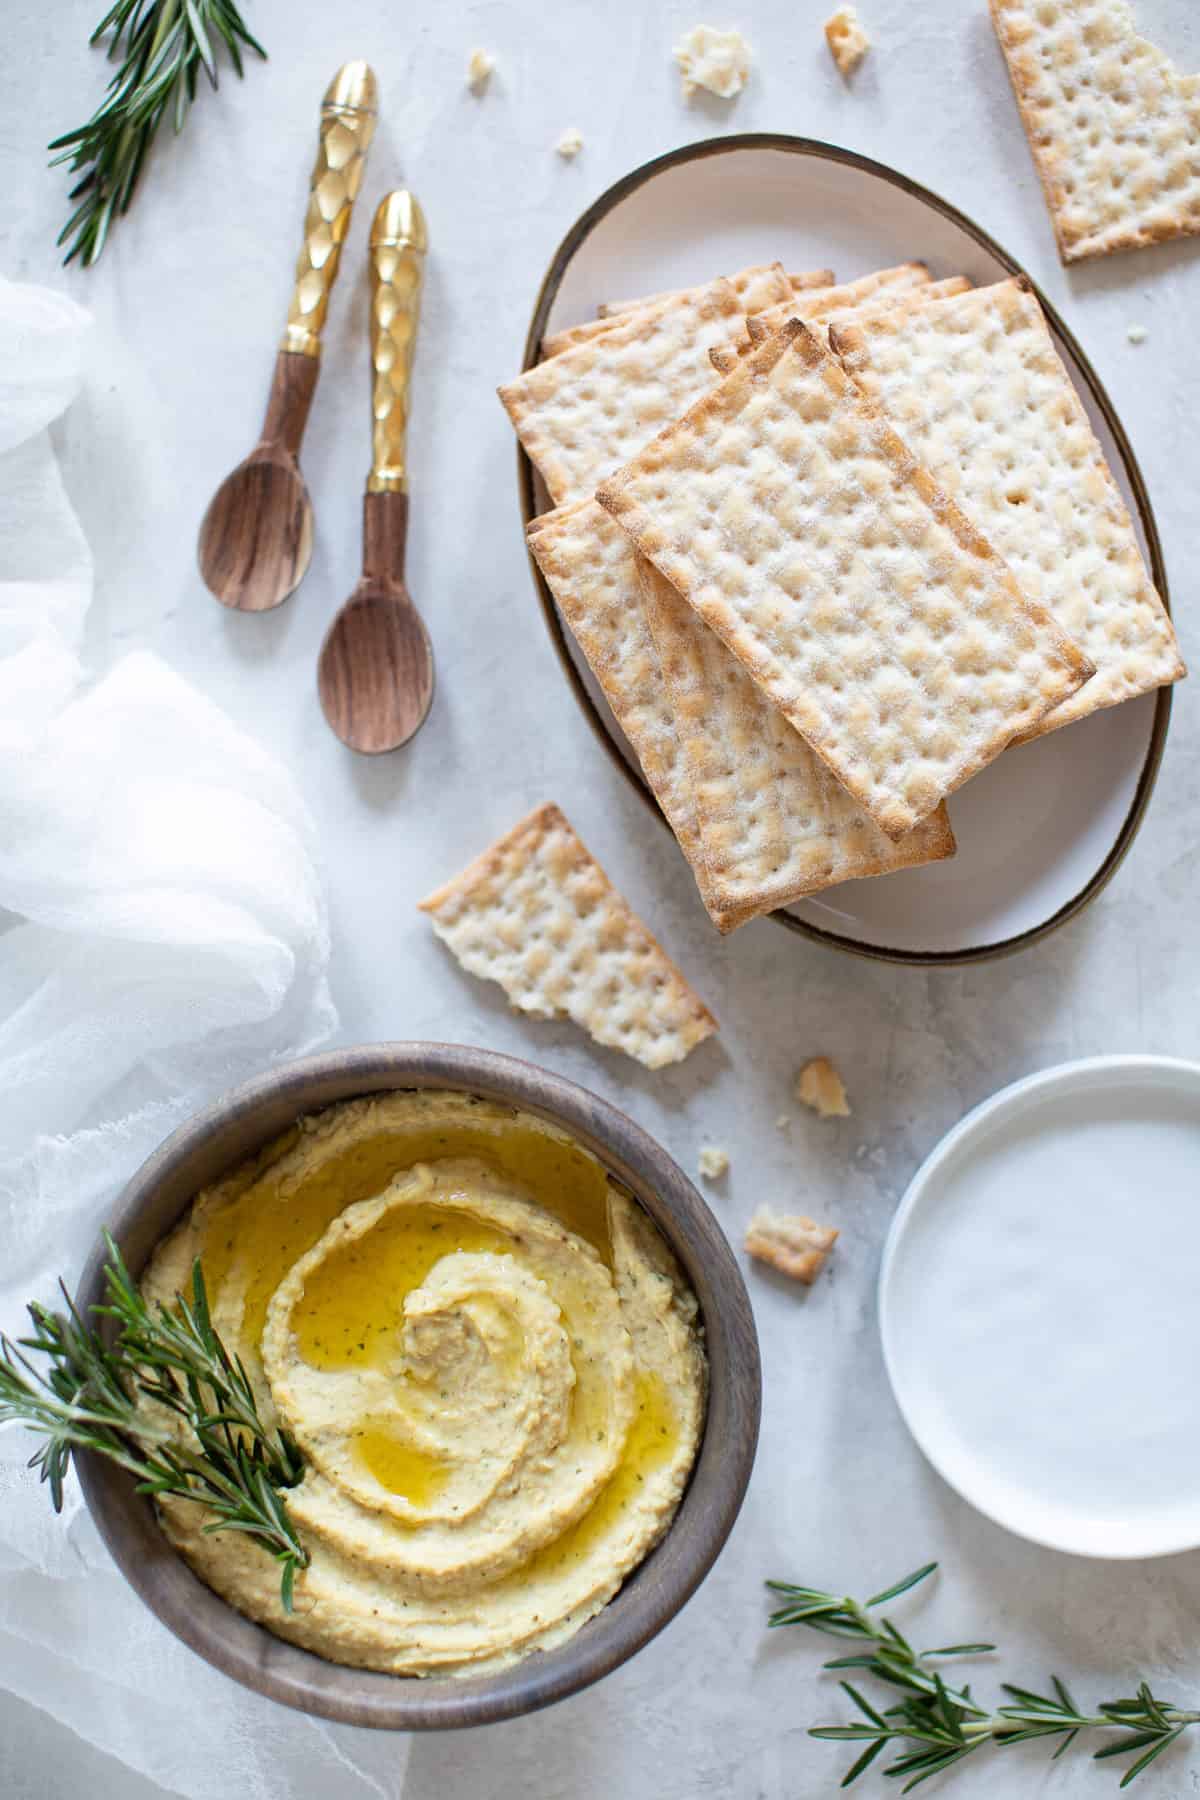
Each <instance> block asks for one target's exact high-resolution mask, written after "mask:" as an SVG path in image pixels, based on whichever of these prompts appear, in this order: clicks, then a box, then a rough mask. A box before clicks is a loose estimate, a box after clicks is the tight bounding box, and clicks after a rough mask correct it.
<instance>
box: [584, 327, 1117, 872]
mask: <svg viewBox="0 0 1200 1800" xmlns="http://www.w3.org/2000/svg"><path fill="white" fill-rule="evenodd" d="M597 498H598V499H599V500H600V501H601V502H602V504H604V505H605V506H606V507H607V508H608V509H609V510H610V511H611V512H612V513H613V514H614V515H615V516H616V517H617V518H619V519H620V521H621V523H622V524H623V525H624V527H625V529H626V530H627V531H628V532H629V533H630V535H631V536H632V537H633V538H634V540H635V542H636V543H637V545H638V547H639V549H641V550H642V552H643V553H644V554H645V555H646V556H648V557H649V558H650V560H651V561H652V562H654V563H655V564H656V565H657V567H658V568H659V569H660V570H661V571H662V573H663V574H664V575H666V577H667V579H668V580H669V581H671V582H672V583H673V584H674V585H675V587H676V588H678V589H679V591H680V592H681V593H682V594H683V595H684V597H685V598H686V599H687V600H688V601H689V602H690V604H691V605H692V606H693V607H695V609H696V610H697V612H698V613H699V614H700V615H701V617H702V618H703V619H704V620H705V621H706V622H707V623H708V624H709V625H711V626H712V628H713V629H714V630H715V631H716V632H717V633H718V635H719V636H720V637H721V638H723V640H724V641H725V643H726V644H728V646H729V648H730V649H731V650H732V651H733V652H734V654H735V655H736V656H738V657H739V658H740V659H741V661H742V663H743V664H744V665H745V667H746V668H747V670H748V671H749V673H750V675H751V677H752V678H753V679H754V680H755V681H756V682H757V683H758V685H759V686H760V688H762V690H763V692H764V693H765V694H766V696H767V698H768V699H769V700H770V701H771V702H772V703H773V704H774V705H776V706H777V707H779V708H780V710H781V711H782V712H783V713H784V714H785V716H786V717H787V718H788V719H789V720H790V721H791V723H792V724H793V725H794V726H795V727H796V729H797V730H798V731H799V732H801V733H802V735H803V736H804V737H806V738H807V739H808V742H809V743H810V744H811V745H812V747H813V749H814V750H815V751H816V752H817V754H818V755H819V756H820V757H821V758H822V759H823V760H824V761H825V762H826V763H827V764H828V766H829V767H830V768H831V769H832V771H833V773H834V774H835V776H836V777H837V779H838V780H839V781H840V782H841V783H842V785H843V786H844V787H846V788H847V789H849V791H850V792H851V793H852V794H853V795H854V796H855V797H856V798H857V800H858V801H859V803H860V804H861V805H862V806H863V807H864V808H865V809H866V810H867V812H868V813H869V814H870V815H871V817H872V818H873V819H874V820H875V821H876V822H877V823H878V824H879V825H881V826H882V828H883V829H884V830H885V831H886V832H888V833H889V835H891V836H893V837H899V836H901V835H902V834H903V833H904V832H906V831H911V830H912V828H913V827H914V826H915V825H917V824H919V823H920V821H921V820H922V819H923V818H926V817H927V816H928V815H929V814H930V813H931V812H932V811H933V810H934V808H935V807H936V806H937V805H938V803H939V802H940V801H941V800H942V799H944V798H945V796H946V795H947V794H949V793H951V792H952V791H953V790H954V789H955V788H956V787H958V786H960V785H961V783H962V782H964V781H966V780H967V779H968V778H969V777H970V776H971V775H973V774H975V773H976V772H977V771H978V770H979V769H981V768H983V767H984V766H985V764H987V763H988V762H990V761H991V760H992V758H993V757H995V756H997V755H998V754H999V752H1000V751H1001V750H1002V749H1003V748H1004V746H1005V744H1007V743H1008V742H1009V741H1010V740H1011V739H1012V738H1013V737H1015V736H1016V735H1018V734H1019V733H1021V732H1024V731H1027V730H1028V729H1030V727H1031V726H1033V725H1036V724H1037V723H1038V721H1039V720H1040V719H1041V718H1042V717H1043V715H1044V714H1045V713H1046V712H1048V711H1049V709H1050V708H1051V707H1052V706H1055V705H1057V704H1058V703H1059V702H1060V701H1062V700H1064V699H1066V698H1067V697H1068V695H1070V694H1072V693H1074V691H1075V689H1076V688H1077V687H1078V686H1079V685H1080V684H1081V682H1082V681H1084V680H1085V679H1086V678H1087V677H1088V676H1089V675H1090V674H1091V673H1092V666H1091V664H1090V663H1089V662H1088V661H1087V659H1086V658H1085V657H1084V656H1083V655H1082V653H1081V652H1080V651H1079V650H1078V649H1077V648H1076V647H1075V646H1074V645H1073V644H1072V643H1071V642H1070V640H1069V639H1068V638H1067V637H1066V636H1065V635H1064V633H1063V632H1062V631H1061V630H1060V628H1059V627H1058V626H1057V625H1056V624H1055V622H1054V620H1053V619H1052V618H1051V616H1050V614H1049V613H1048V612H1046V610H1045V609H1044V608H1043V607H1041V606H1039V605H1037V604H1036V603H1035V602H1033V601H1030V600H1028V599H1026V598H1025V597H1024V596H1023V595H1022V594H1021V593H1020V591H1019V589H1018V588H1017V586H1016V583H1015V582H1014V581H1013V578H1012V576H1011V574H1010V573H1009V571H1008V569H1007V567H1006V566H1005V565H1004V564H1003V563H1002V562H1001V561H1000V559H999V557H997V556H996V554H995V553H994V551H993V550H992V549H991V547H990V545H988V544H987V542H986V541H985V540H984V539H983V538H981V537H980V536H979V534H978V533H977V532H976V531H975V530H974V529H973V527H972V526H970V525H969V524H968V523H967V521H966V520H965V519H964V518H963V516H962V514H961V513H960V512H959V511H958V509H957V507H955V506H954V505H953V504H952V503H951V502H950V501H949V500H948V499H947V497H946V495H945V494H944V493H943V492H942V491H941V490H940V489H939V488H938V487H937V484H936V483H935V482H934V481H933V479H932V477H931V476H930V475H929V473H928V471H927V470H925V469H924V468H923V467H921V465H920V464H919V463H918V462H917V461H916V459H915V457H914V456H913V454H912V452H911V451H910V450H909V449H908V448H907V446H906V445H905V444H903V443H902V442H901V440H900V439H899V438H898V437H897V436H896V434H895V432H893V431H892V430H891V429H890V427H889V425H888V423H887V420H886V418H885V417H884V416H883V415H882V414H881V413H880V412H879V410H878V409H877V408H876V407H875V406H873V405H872V404H871V403H870V402H869V401H868V400H866V399H865V398H864V396H863V395H862V394H861V393H860V392H859V390H858V389H857V387H856V386H855V384H854V382H853V381H852V379H851V378H850V376H848V375H847V374H846V373H845V371H844V370H843V369H842V368H841V367H840V365H839V364H838V363H837V361H836V359H835V358H834V357H833V356H831V355H830V354H829V352H827V351H826V350H824V349H823V348H822V347H821V345H820V344H819V343H818V342H817V340H816V338H815V337H814V336H813V334H812V333H811V332H809V331H808V330H807V329H806V328H805V327H804V326H803V325H800V324H799V323H795V322H793V323H792V324H789V325H787V326H785V327H784V328H783V330H782V331H781V332H779V333H778V334H777V336H776V337H774V338H772V339H771V340H770V341H769V342H768V343H766V344H764V345H762V346H761V347H760V348H759V349H758V350H756V351H755V352H754V353H753V355H751V356H749V357H748V358H747V359H746V360H745V361H744V362H743V363H741V364H740V365H739V367H738V368H737V369H736V370H735V371H734V372H733V374H732V375H730V376H728V377H727V378H726V379H725V381H723V382H722V383H721V384H720V386H719V387H718V388H716V389H714V390H713V391H712V392H711V393H710V394H709V395H707V396H706V397H705V398H704V399H703V400H701V401H700V402H699V403H698V404H697V405H696V406H695V407H693V409H692V411H691V412H690V413H689V414H688V415H687V417H686V418H685V419H683V420H682V421H681V422H680V423H679V424H678V425H676V426H675V427H673V428H672V429H671V430H669V431H666V432H664V433H663V434H662V435H661V436H660V437H658V438H656V439H655V440H654V442H653V443H651V444H650V445H648V446H647V448H646V449H645V450H644V451H643V452H642V453H641V455H640V456H638V457H637V458H636V459H635V460H634V461H633V462H632V463H631V464H630V465H629V466H628V467H627V468H626V469H624V470H623V471H621V472H620V474H619V475H617V476H616V477H614V478H612V479H610V480H609V481H607V482H606V483H604V484H603V485H602V486H601V488H600V489H599V491H598V493H597Z"/></svg>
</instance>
